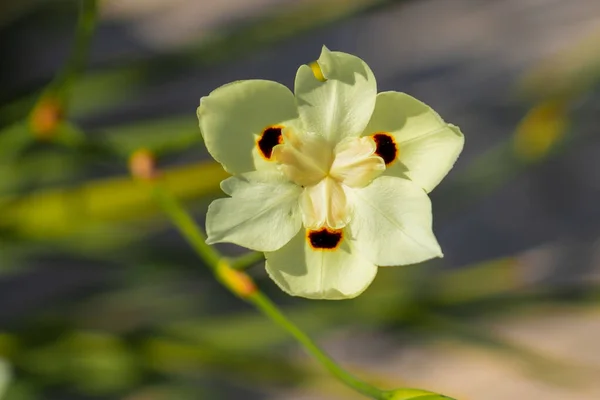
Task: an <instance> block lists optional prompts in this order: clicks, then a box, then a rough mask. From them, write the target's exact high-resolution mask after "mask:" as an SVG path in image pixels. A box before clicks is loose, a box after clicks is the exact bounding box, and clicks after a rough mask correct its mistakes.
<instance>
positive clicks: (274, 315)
mask: <svg viewBox="0 0 600 400" xmlns="http://www.w3.org/2000/svg"><path fill="white" fill-rule="evenodd" d="M247 300H248V302H250V303H252V304H253V305H254V306H255V307H256V308H258V309H259V310H260V311H261V312H262V313H263V314H264V315H266V316H267V317H269V319H271V321H273V322H274V323H276V324H277V325H279V326H280V327H281V328H283V329H284V330H286V331H287V332H288V333H289V334H290V335H292V336H293V337H294V339H296V341H298V342H299V343H300V344H301V345H302V346H303V347H304V349H305V350H306V351H307V352H308V353H309V354H310V355H312V356H313V357H314V358H316V359H317V361H319V362H320V363H321V365H323V367H325V368H326V369H327V370H328V371H329V372H330V373H331V374H332V375H333V376H335V377H336V378H337V379H339V380H340V381H341V382H343V383H344V384H346V385H347V386H349V387H351V388H353V389H354V390H356V391H357V392H359V393H361V394H364V395H365V396H367V397H370V398H372V399H375V400H385V399H387V398H388V397H387V395H386V392H384V391H383V390H381V389H378V388H376V387H374V386H372V385H370V384H368V383H366V382H363V381H361V380H360V379H358V378H356V377H355V376H354V375H352V374H351V373H349V372H348V371H346V370H345V369H344V368H342V367H341V366H340V365H338V364H337V363H336V362H335V361H334V360H333V359H332V358H331V357H329V356H328V355H327V354H326V353H325V352H324V351H323V350H322V349H321V348H320V347H319V346H317V344H316V343H315V342H314V341H313V340H312V339H311V338H310V337H309V336H308V335H307V334H306V333H304V332H303V331H302V330H301V329H300V328H299V327H298V326H297V325H295V324H294V323H293V322H292V321H290V320H289V319H288V318H287V317H286V316H285V314H283V312H281V310H280V309H279V308H278V307H277V305H275V303H273V302H272V301H271V299H269V298H268V297H267V296H266V295H265V294H264V293H262V292H260V291H256V292H255V293H253V294H251V295H250V296H249V297H248V299H247Z"/></svg>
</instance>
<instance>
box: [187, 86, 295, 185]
mask: <svg viewBox="0 0 600 400" xmlns="http://www.w3.org/2000/svg"><path fill="white" fill-rule="evenodd" d="M197 114H198V120H199V123H200V131H201V133H202V136H203V138H204V142H205V144H206V148H207V149H208V151H209V153H210V154H211V155H212V156H213V157H214V159H215V160H217V161H218V162H220V163H221V164H223V167H224V168H225V170H227V171H228V172H229V173H231V174H241V173H244V172H249V171H253V170H255V169H257V165H256V162H255V161H258V162H259V165H262V166H263V167H264V166H265V164H266V163H267V162H266V161H264V162H262V160H260V157H258V158H256V154H253V152H254V153H256V138H257V137H258V135H260V134H261V133H262V131H263V130H264V129H265V128H267V127H269V126H272V125H285V122H286V121H289V120H294V119H296V118H297V117H298V112H297V109H296V102H295V99H294V95H293V94H292V93H291V92H290V90H289V89H288V88H286V87H285V86H283V85H281V84H279V83H277V82H271V81H264V80H247V81H238V82H233V83H230V84H228V85H225V86H221V87H220V88H218V89H216V90H215V91H213V92H212V93H210V94H209V95H208V96H207V97H203V98H202V99H200V107H198V112H197ZM258 168H260V167H258Z"/></svg>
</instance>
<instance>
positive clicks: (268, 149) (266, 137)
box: [256, 126, 283, 160]
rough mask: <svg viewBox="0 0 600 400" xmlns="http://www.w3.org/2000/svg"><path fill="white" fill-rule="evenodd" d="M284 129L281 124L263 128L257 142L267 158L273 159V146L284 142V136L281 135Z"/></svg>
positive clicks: (262, 153)
mask: <svg viewBox="0 0 600 400" xmlns="http://www.w3.org/2000/svg"><path fill="white" fill-rule="evenodd" d="M282 130H283V127H281V126H269V127H267V128H265V130H263V132H262V134H261V135H260V138H259V139H258V141H257V142H256V145H257V146H258V151H259V153H260V154H261V155H262V156H263V157H264V158H266V159H267V160H270V159H271V155H272V154H273V148H274V147H275V146H277V145H278V144H281V143H283V136H282V135H281V131H282Z"/></svg>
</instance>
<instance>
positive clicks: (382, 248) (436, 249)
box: [346, 176, 442, 266]
mask: <svg viewBox="0 0 600 400" xmlns="http://www.w3.org/2000/svg"><path fill="white" fill-rule="evenodd" d="M346 193H347V196H348V199H349V201H352V206H353V208H354V212H353V215H352V219H351V220H350V224H349V228H350V232H351V236H352V240H355V241H356V248H357V250H358V251H360V252H361V254H363V255H364V256H365V257H367V258H368V259H369V260H371V261H372V262H373V263H375V264H377V265H379V266H390V265H406V264H415V263H419V262H422V261H425V260H428V259H430V258H434V257H442V251H441V249H440V246H439V244H438V242H437V240H436V238H435V236H434V234H433V231H432V215H431V201H430V200H429V197H428V196H427V194H426V193H425V192H424V191H423V189H421V188H420V187H419V186H417V185H416V184H414V183H413V182H411V181H409V180H408V179H402V178H396V177H391V176H381V177H379V178H377V179H375V180H374V181H373V182H372V183H371V184H370V185H369V186H367V187H365V188H363V189H347V191H346Z"/></svg>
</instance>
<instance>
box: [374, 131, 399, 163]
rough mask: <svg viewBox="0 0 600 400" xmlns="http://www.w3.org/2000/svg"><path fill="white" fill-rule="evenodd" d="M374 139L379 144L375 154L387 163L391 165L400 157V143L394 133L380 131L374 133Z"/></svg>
mask: <svg viewBox="0 0 600 400" xmlns="http://www.w3.org/2000/svg"><path fill="white" fill-rule="evenodd" d="M373 140H374V141H375V144H376V145H377V150H375V154H377V155H378V156H379V157H381V158H383V161H384V162H385V165H390V164H391V163H393V162H394V161H396V158H398V145H397V144H396V142H395V141H394V138H393V137H392V135H390V134H389V133H386V132H380V133H376V134H374V135H373Z"/></svg>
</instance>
